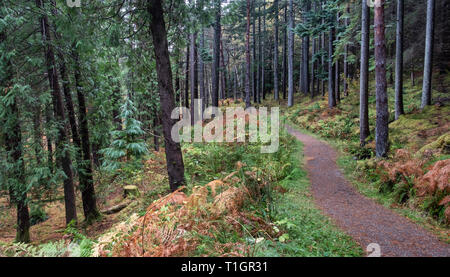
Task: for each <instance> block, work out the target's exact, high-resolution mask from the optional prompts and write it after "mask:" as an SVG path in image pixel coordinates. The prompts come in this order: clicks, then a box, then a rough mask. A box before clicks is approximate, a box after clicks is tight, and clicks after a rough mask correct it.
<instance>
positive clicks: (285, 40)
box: [281, 1, 289, 99]
mask: <svg viewBox="0 0 450 277" xmlns="http://www.w3.org/2000/svg"><path fill="white" fill-rule="evenodd" d="M288 25H289V22H288V3H287V1H286V3H285V5H284V28H283V54H282V55H283V61H282V63H281V66H282V71H281V72H283V73H282V74H283V76H282V85H281V90H282V94H283V99H286V98H287V82H288V54H287V52H288V50H287V48H288V28H289V27H288Z"/></svg>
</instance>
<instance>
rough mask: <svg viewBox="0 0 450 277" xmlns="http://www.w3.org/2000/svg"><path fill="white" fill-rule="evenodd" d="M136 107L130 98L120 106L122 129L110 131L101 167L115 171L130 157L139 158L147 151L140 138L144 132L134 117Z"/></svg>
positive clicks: (103, 151)
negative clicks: (110, 140) (110, 137)
mask: <svg viewBox="0 0 450 277" xmlns="http://www.w3.org/2000/svg"><path fill="white" fill-rule="evenodd" d="M135 112H136V108H135V107H134V105H133V102H131V100H130V99H128V98H127V99H126V101H125V104H124V105H123V106H122V112H121V114H120V117H121V118H122V119H123V129H122V130H115V131H113V132H112V134H113V140H112V142H111V145H110V147H108V148H105V149H103V150H102V151H101V152H102V153H103V154H104V158H105V160H104V163H103V167H104V168H105V169H106V170H108V171H115V170H117V169H120V168H122V167H123V166H124V164H125V163H126V162H128V161H130V159H134V160H139V159H141V158H142V157H143V156H144V155H145V154H146V153H147V146H146V144H145V142H144V140H143V139H142V136H143V135H144V134H145V132H144V131H143V130H142V128H141V125H142V123H141V122H140V121H139V120H137V119H135V118H134V113H135Z"/></svg>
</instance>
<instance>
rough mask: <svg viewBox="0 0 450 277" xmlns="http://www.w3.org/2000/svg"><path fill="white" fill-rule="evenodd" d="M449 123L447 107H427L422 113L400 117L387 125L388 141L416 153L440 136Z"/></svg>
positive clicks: (448, 109)
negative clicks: (388, 131)
mask: <svg viewBox="0 0 450 277" xmlns="http://www.w3.org/2000/svg"><path fill="white" fill-rule="evenodd" d="M449 121H450V107H449V106H445V107H439V106H428V107H426V108H425V109H423V110H422V111H416V112H414V113H410V114H406V115H402V116H400V118H399V119H398V120H396V121H394V122H392V123H391V124H389V130H390V134H389V135H390V139H391V141H392V142H393V144H397V145H398V144H400V145H401V146H402V147H404V148H409V149H411V150H413V151H417V150H419V149H420V148H422V147H423V146H424V145H426V144H429V143H431V142H432V141H434V140H436V139H437V137H438V136H440V135H442V131H446V130H445V128H444V127H445V124H447V122H449ZM439 128H441V129H442V130H440V129H439ZM433 130H436V131H433Z"/></svg>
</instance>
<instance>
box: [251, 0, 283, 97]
mask: <svg viewBox="0 0 450 277" xmlns="http://www.w3.org/2000/svg"><path fill="white" fill-rule="evenodd" d="M247 1H248V0H247ZM273 7H274V10H275V34H274V42H273V43H274V46H273V93H274V99H275V100H278V99H279V95H278V0H274V3H273Z"/></svg>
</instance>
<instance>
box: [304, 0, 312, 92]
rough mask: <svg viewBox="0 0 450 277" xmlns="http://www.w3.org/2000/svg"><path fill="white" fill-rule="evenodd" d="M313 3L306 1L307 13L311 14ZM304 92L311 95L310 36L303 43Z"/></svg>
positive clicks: (305, 37)
mask: <svg viewBox="0 0 450 277" xmlns="http://www.w3.org/2000/svg"><path fill="white" fill-rule="evenodd" d="M310 8H311V3H310V2H309V1H306V3H305V12H309V10H310ZM302 44H303V45H302V91H303V93H304V94H305V95H308V94H309V85H310V84H309V81H310V80H309V36H304V37H303V41H302Z"/></svg>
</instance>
